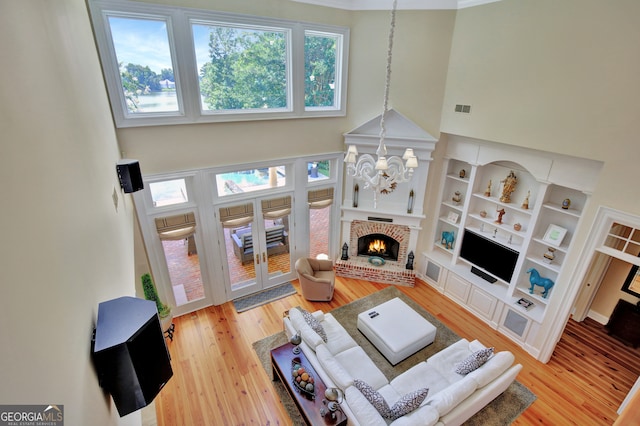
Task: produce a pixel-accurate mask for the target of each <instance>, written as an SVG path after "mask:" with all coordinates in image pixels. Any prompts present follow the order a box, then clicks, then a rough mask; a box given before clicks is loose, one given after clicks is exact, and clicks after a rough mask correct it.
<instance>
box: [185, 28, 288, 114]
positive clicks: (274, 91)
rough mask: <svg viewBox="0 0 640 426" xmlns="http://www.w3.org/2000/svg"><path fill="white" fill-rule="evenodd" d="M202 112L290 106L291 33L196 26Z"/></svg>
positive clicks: (195, 36)
mask: <svg viewBox="0 0 640 426" xmlns="http://www.w3.org/2000/svg"><path fill="white" fill-rule="evenodd" d="M192 30H193V42H194V45H195V51H196V52H200V53H199V54H198V55H197V56H196V63H197V66H198V73H199V74H198V78H199V83H200V100H201V109H202V111H224V110H251V109H255V110H261V109H267V110H269V109H279V108H287V107H288V105H289V101H288V93H287V85H288V83H287V82H288V78H287V45H288V44H289V43H288V39H289V32H288V31H279V30H264V29H260V28H237V27H230V26H226V25H214V24H212V25H205V24H194V25H192Z"/></svg>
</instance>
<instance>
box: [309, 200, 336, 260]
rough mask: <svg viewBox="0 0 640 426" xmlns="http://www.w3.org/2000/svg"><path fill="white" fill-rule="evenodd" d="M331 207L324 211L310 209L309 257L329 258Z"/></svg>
mask: <svg viewBox="0 0 640 426" xmlns="http://www.w3.org/2000/svg"><path fill="white" fill-rule="evenodd" d="M330 219H331V205H328V206H327V207H324V208H322V209H309V255H310V256H309V257H313V258H322V259H328V258H329V232H330V230H331V223H330Z"/></svg>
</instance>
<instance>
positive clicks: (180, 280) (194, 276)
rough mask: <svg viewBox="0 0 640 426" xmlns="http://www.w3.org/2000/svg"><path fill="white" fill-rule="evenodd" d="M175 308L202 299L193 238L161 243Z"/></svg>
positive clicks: (200, 279)
mask: <svg viewBox="0 0 640 426" xmlns="http://www.w3.org/2000/svg"><path fill="white" fill-rule="evenodd" d="M162 248H163V251H164V256H165V260H166V262H167V269H168V271H169V278H170V280H171V289H172V291H173V297H174V299H175V302H176V306H182V305H185V304H187V303H189V302H194V301H197V300H200V299H204V297H205V295H204V286H203V284H202V275H201V273H200V261H199V259H198V253H197V249H196V248H195V238H194V236H193V235H192V236H190V237H188V238H186V239H184V240H167V241H162Z"/></svg>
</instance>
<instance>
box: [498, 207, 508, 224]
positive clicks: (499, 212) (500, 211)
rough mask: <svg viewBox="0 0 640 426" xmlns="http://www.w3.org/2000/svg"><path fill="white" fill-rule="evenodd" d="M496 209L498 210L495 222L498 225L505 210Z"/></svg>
mask: <svg viewBox="0 0 640 426" xmlns="http://www.w3.org/2000/svg"><path fill="white" fill-rule="evenodd" d="M496 211H497V212H498V219H497V220H496V223H497V224H498V225H502V216H504V214H505V213H506V211H505V210H504V209H500V210H496Z"/></svg>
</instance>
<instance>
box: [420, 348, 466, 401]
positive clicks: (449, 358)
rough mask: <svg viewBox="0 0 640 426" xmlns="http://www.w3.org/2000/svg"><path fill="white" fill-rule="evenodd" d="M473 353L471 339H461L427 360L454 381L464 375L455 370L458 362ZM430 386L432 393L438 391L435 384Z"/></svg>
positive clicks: (450, 380) (449, 379)
mask: <svg viewBox="0 0 640 426" xmlns="http://www.w3.org/2000/svg"><path fill="white" fill-rule="evenodd" d="M472 353H473V351H472V350H470V349H469V341H468V340H466V339H461V340H458V341H457V342H456V343H454V344H452V345H450V346H448V347H446V348H444V349H443V350H441V351H440V352H438V353H437V354H434V355H432V356H431V357H429V359H427V361H426V362H427V364H428V365H430V366H432V367H434V368H435V369H436V370H437V371H438V372H439V373H440V374H442V375H443V376H444V377H445V378H446V380H447V381H448V382H449V383H453V382H457V381H458V380H460V379H462V378H463V377H464V376H461V375H460V374H458V373H456V372H455V368H456V364H458V363H459V362H460V361H462V360H463V359H465V358H466V357H468V356H469V355H471V354H472ZM430 387H431V392H432V393H433V392H436V390H435V389H434V388H433V386H430Z"/></svg>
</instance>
